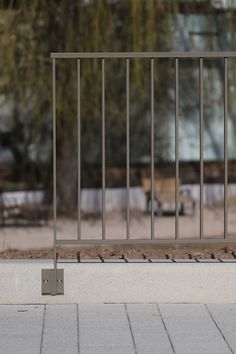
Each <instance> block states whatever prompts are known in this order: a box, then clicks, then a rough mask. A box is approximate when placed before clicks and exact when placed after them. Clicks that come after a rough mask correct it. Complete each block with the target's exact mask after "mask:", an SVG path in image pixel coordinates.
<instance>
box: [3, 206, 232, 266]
mask: <svg viewBox="0 0 236 354" xmlns="http://www.w3.org/2000/svg"><path fill="white" fill-rule="evenodd" d="M235 216H236V207H229V212H228V235H229V237H230V238H231V237H232V238H234V239H235V243H233V240H232V244H227V245H223V244H220V240H221V239H222V237H223V231H224V213H223V208H222V207H215V208H204V238H217V239H219V243H218V245H212V244H211V245H207V246H206V245H197V246H196V245H175V246H170V245H168V246H164V245H143V246H140V245H138V241H139V240H140V239H150V231H151V218H150V215H147V214H144V213H140V212H132V213H131V223H130V235H131V239H134V240H137V246H133V245H132V246H131V245H125V246H109V247H108V246H105V245H103V246H101V247H95V246H90V247H88V246H87V247H86V246H84V245H83V246H82V245H80V246H79V247H75V248H71V247H64V248H63V249H62V248H60V249H58V257H59V258H70V259H71V258H75V259H77V258H78V257H81V258H97V257H99V256H101V257H104V258H122V257H123V258H127V259H129V258H130V259H131V258H132V259H134V258H145V257H147V258H184V259H186V258H204V259H205V258H221V259H224V258H232V259H233V258H235V254H236V217H235ZM199 224H200V222H199V213H197V214H196V215H195V216H192V215H186V216H180V217H179V230H180V231H179V234H180V238H181V239H183V240H184V239H197V238H199ZM77 227H78V224H77V221H76V220H71V219H65V218H59V219H58V223H57V238H58V239H72V240H73V239H76V237H77ZM101 231H102V222H101V218H100V217H91V216H89V215H87V216H86V217H85V216H83V218H82V223H81V232H82V239H85V240H86V239H91V240H97V239H101ZM174 235H175V217H174V215H168V216H162V217H155V236H154V238H155V239H158V238H160V239H163V240H165V239H168V240H172V239H174ZM106 237H107V238H108V239H119V240H121V244H122V242H123V243H124V242H125V237H126V218H125V214H122V213H118V212H117V213H115V212H113V213H109V214H108V213H107V215H106ZM52 246H53V224H52V222H51V221H50V222H49V224H48V225H41V226H33V225H30V224H28V225H21V226H20V225H18V226H16V225H14V224H11V223H9V224H8V225H6V226H5V227H2V228H0V258H4V259H12V258H52V254H53V252H52ZM78 252H79V253H80V254H79V256H78Z"/></svg>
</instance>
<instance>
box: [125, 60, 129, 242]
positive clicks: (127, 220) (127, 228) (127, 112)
mask: <svg viewBox="0 0 236 354" xmlns="http://www.w3.org/2000/svg"><path fill="white" fill-rule="evenodd" d="M129 120H130V117H129V59H126V238H127V240H129V239H130V128H129Z"/></svg>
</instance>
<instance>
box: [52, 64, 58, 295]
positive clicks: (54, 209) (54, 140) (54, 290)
mask: <svg viewBox="0 0 236 354" xmlns="http://www.w3.org/2000/svg"><path fill="white" fill-rule="evenodd" d="M52 104H53V108H52V109H53V257H54V284H53V291H52V293H53V295H56V292H57V249H56V241H57V150H56V149H57V143H56V142H57V133H56V59H53V60H52Z"/></svg>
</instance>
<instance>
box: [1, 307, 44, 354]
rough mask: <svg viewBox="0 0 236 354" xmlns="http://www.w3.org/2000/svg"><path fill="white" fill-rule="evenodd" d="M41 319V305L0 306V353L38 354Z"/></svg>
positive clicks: (42, 311) (42, 314)
mask: <svg viewBox="0 0 236 354" xmlns="http://www.w3.org/2000/svg"><path fill="white" fill-rule="evenodd" d="M43 317H44V306H43V305H10V306H9V305H0V353H3V354H13V353H17V354H34V353H35V354H38V353H39V351H40V345H41V337H42V328H43Z"/></svg>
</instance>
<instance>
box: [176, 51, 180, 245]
mask: <svg viewBox="0 0 236 354" xmlns="http://www.w3.org/2000/svg"><path fill="white" fill-rule="evenodd" d="M175 239H176V240H178V239H179V58H175Z"/></svg>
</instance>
